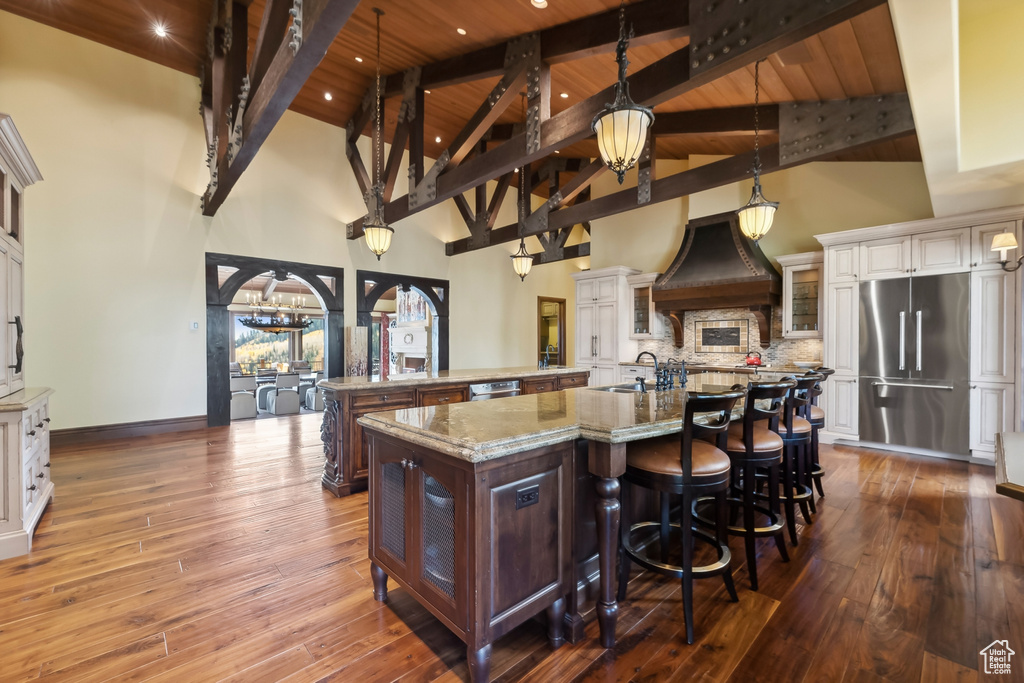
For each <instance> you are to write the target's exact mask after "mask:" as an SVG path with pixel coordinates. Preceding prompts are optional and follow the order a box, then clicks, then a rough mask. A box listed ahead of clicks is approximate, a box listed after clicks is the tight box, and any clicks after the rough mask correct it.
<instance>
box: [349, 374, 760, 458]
mask: <svg viewBox="0 0 1024 683" xmlns="http://www.w3.org/2000/svg"><path fill="white" fill-rule="evenodd" d="M749 378H750V375H740V374H736V373H716V374H714V375H704V376H700V379H693V380H691V384H690V385H688V386H687V389H690V390H694V391H723V390H726V389H728V388H729V387H730V386H732V385H733V384H737V383H739V384H745V383H746V382H747V381H748V380H749ZM686 396H687V393H686V391H685V390H683V389H679V388H678V387H677V388H675V389H671V390H668V391H648V392H647V393H646V394H641V393H613V392H608V391H597V390H595V389H593V388H580V389H567V390H564V391H553V392H548V393H543V394H531V395H523V396H511V397H508V398H500V399H493V400H489V401H475V402H467V403H456V404H453V405H443V406H432V407H429V408H408V409H405V410H389V411H384V412H380V413H370V414H368V415H364V416H363V417H361V418H359V424H361V425H363V426H364V427H369V428H371V429H376V430H378V431H381V432H384V433H385V434H390V435H392V436H394V437H396V438H399V439H402V440H405V441H409V442H411V443H414V444H418V445H421V446H425V447H427V448H431V449H433V450H436V451H440V452H442V453H447V454H448V455H451V456H453V457H456V458H459V459H461V460H466V461H469V462H483V461H485V460H491V459H493V458H500V457H502V456H505V455H512V454H513V453H519V452H521V451H525V450H529V449H531V448H538V447H540V446H548V445H551V444H556V443H562V442H565V441H572V440H575V439H579V438H583V439H592V440H594V441H602V442H605V443H625V442H628V441H636V440H638V439H646V438H650V437H653V436H661V435H662V434H671V433H674V432H678V431H679V430H680V429H681V428H682V418H683V411H684V407H685V405H686ZM741 410H742V408H741V404H737V408H736V410H735V411H734V413H733V415H734V417H737V416H738V415H739V414H740V411H741Z"/></svg>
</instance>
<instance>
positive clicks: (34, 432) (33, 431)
mask: <svg viewBox="0 0 1024 683" xmlns="http://www.w3.org/2000/svg"><path fill="white" fill-rule="evenodd" d="M28 435H29V436H35V435H36V430H34V429H33V430H32V431H30V432H29V433H28Z"/></svg>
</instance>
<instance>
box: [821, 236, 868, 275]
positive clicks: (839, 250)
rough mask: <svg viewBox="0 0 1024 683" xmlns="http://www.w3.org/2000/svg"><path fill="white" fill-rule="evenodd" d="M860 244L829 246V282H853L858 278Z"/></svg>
mask: <svg viewBox="0 0 1024 683" xmlns="http://www.w3.org/2000/svg"><path fill="white" fill-rule="evenodd" d="M859 256H860V246H859V245H857V244H850V245H843V246H839V247H829V248H828V255H827V257H826V258H827V259H828V278H829V282H830V283H832V282H852V281H854V280H856V279H857V275H858V270H857V264H858V261H859Z"/></svg>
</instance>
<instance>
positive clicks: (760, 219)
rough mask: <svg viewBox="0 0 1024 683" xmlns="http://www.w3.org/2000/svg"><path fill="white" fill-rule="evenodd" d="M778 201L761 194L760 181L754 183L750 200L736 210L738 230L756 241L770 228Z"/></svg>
mask: <svg viewBox="0 0 1024 683" xmlns="http://www.w3.org/2000/svg"><path fill="white" fill-rule="evenodd" d="M778 208H779V203H778V202H770V201H768V200H767V199H765V198H764V195H763V194H761V183H760V182H755V183H754V191H753V192H751V193H750V201H749V202H747V205H746V206H744V207H743V208H741V209H740V210H739V211H737V212H736V214H737V217H738V218H739V222H740V231H741V232H742V233H743V234H744V235H746V236H747V237H749V238H750V239H752V240H754V242H757V241H758V240H760V239H761V238H762V237H764V236H765V235H767V234H768V231H769V230H771V229H772V221H774V220H775V210H776V209H778Z"/></svg>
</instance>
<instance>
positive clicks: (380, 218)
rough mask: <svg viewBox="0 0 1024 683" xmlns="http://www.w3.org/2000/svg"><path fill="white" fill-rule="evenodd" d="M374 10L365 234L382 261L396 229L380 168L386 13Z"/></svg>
mask: <svg viewBox="0 0 1024 683" xmlns="http://www.w3.org/2000/svg"><path fill="white" fill-rule="evenodd" d="M373 11H374V12H376V13H377V92H376V97H375V103H376V109H375V114H374V129H373V168H374V171H375V172H374V181H373V187H371V188H370V189H369V191H368V194H371V195H372V196H373V209H372V211H371V212H370V218H369V220H367V221H366V222H365V223H363V234H365V235H366V246H367V247H369V248H370V251H372V252H373V253H374V254H375V255H376V256H377V260H378V261H380V257H381V255H382V254H383V253H384V252H386V251H387V250H388V249H390V248H391V236H392V235H394V234H395V229H394V228H392V227H391V226H389V225H388V224H387V223H385V222H384V184H383V183H382V182H381V181H380V170H381V167H382V166H383V165H384V149H383V145H382V144H381V140H382V138H383V135H384V131H383V127H384V117H383V116H382V115H381V114H382V112H381V103H380V100H381V97H380V18H381V15H383V14H384V10H382V9H380V8H379V7H374V8H373ZM367 203H369V202H367Z"/></svg>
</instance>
